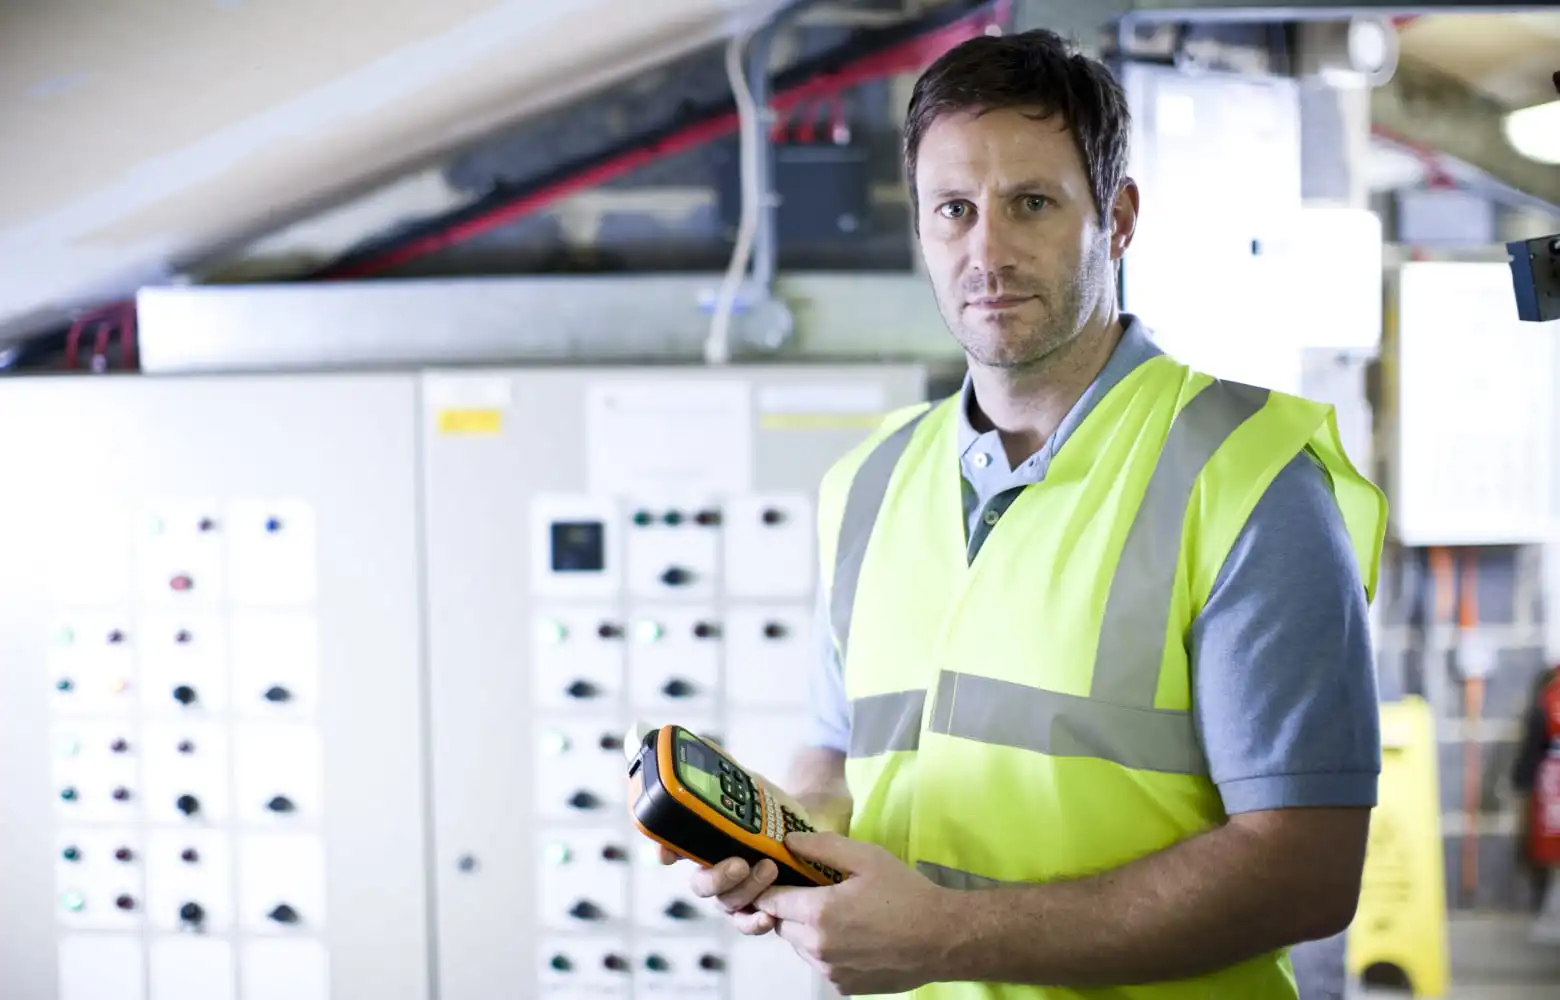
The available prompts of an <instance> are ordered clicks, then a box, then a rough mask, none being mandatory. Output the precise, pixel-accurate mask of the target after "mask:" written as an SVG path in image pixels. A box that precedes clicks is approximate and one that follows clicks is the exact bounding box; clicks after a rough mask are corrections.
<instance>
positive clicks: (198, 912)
mask: <svg viewBox="0 0 1560 1000" xmlns="http://www.w3.org/2000/svg"><path fill="white" fill-rule="evenodd" d="M179 919H180V920H182V921H184V922H185V923H187V924H198V923H200V922H201V921H202V920H204V919H206V911H205V909H204V908H203V907H202V906H201V905H200V904H199V903H185V904H184V905H183V906H181V907H179Z"/></svg>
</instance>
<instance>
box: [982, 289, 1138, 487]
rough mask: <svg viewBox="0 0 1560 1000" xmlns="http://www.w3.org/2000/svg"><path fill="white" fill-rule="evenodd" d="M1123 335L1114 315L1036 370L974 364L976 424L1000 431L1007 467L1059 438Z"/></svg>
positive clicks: (983, 428) (1089, 328) (1121, 326)
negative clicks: (1060, 429)
mask: <svg viewBox="0 0 1560 1000" xmlns="http://www.w3.org/2000/svg"><path fill="white" fill-rule="evenodd" d="M1123 332H1124V327H1123V323H1122V320H1121V316H1120V315H1119V314H1117V313H1116V312H1115V311H1114V310H1112V311H1111V313H1110V315H1109V316H1108V317H1107V318H1106V319H1105V321H1104V322H1091V323H1090V325H1089V327H1088V328H1086V329H1085V330H1084V331H1083V332H1082V333H1080V334H1079V335H1078V336H1077V337H1076V338H1074V339H1073V341H1072V342H1071V343H1070V344H1068V345H1067V346H1066V347H1063V348H1062V349H1060V350H1058V351H1056V352H1054V353H1053V354H1051V355H1048V356H1047V357H1046V358H1044V359H1043V360H1041V361H1040V362H1039V363H1037V364H1035V365H1034V366H1032V367H1027V368H988V367H986V366H984V365H979V364H975V363H973V362H972V363H971V364H970V384H971V388H972V389H973V390H974V394H975V405H974V406H973V407H971V410H970V414H969V416H970V420H971V422H972V423H973V424H974V425H975V428H976V429H977V430H979V431H982V432H984V431H989V430H996V431H997V432H998V435H999V436H1000V437H1001V439H1002V446H1003V450H1004V451H1006V452H1007V458H1008V464H1009V465H1010V466H1017V465H1018V463H1020V462H1022V461H1024V460H1025V459H1027V458H1028V457H1029V456H1030V455H1033V454H1034V453H1035V452H1036V451H1039V450H1040V446H1041V445H1043V444H1045V442H1046V441H1047V440H1048V439H1049V438H1050V437H1051V435H1052V434H1055V433H1056V428H1057V427H1058V426H1059V425H1060V424H1061V422H1062V420H1063V419H1064V418H1065V417H1066V416H1067V413H1068V411H1069V410H1071V409H1072V408H1073V405H1074V404H1075V403H1077V402H1078V399H1079V397H1081V396H1082V395H1083V394H1084V391H1085V390H1087V389H1088V388H1089V385H1090V384H1091V383H1092V382H1093V381H1094V380H1095V378H1096V377H1098V376H1099V373H1100V370H1101V369H1103V368H1104V367H1105V364H1106V362H1108V361H1109V360H1110V356H1111V352H1112V351H1114V350H1115V349H1116V344H1117V343H1118V342H1119V341H1120V340H1121V336H1122V333H1123Z"/></svg>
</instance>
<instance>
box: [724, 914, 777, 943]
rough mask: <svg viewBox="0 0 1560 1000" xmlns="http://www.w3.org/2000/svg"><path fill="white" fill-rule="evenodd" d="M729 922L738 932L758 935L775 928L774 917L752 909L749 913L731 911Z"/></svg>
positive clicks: (750, 935)
mask: <svg viewBox="0 0 1560 1000" xmlns="http://www.w3.org/2000/svg"><path fill="white" fill-rule="evenodd" d="M731 924H732V926H733V927H735V928H736V929H737V933H738V934H746V935H747V936H748V937H758V936H760V935H763V934H768V933H769V932H770V931H772V930H774V929H775V918H774V917H771V916H770V915H769V914H767V913H762V912H760V911H758V910H754V911H752V912H750V913H733V914H732V915H731Z"/></svg>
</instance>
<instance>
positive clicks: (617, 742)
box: [596, 733, 623, 751]
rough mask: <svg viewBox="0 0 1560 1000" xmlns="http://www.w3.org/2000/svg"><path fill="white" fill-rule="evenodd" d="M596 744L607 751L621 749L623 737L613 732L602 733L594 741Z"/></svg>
mask: <svg viewBox="0 0 1560 1000" xmlns="http://www.w3.org/2000/svg"><path fill="white" fill-rule="evenodd" d="M596 745H597V746H599V747H601V749H603V750H607V751H612V750H621V749H623V737H621V736H617V735H615V734H613V733H603V734H602V735H601V739H599V740H597V741H596Z"/></svg>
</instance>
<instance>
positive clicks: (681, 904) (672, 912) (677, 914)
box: [662, 899, 699, 920]
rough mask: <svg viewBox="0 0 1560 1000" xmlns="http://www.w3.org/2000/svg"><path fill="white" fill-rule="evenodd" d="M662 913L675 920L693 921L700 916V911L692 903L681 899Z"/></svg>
mask: <svg viewBox="0 0 1560 1000" xmlns="http://www.w3.org/2000/svg"><path fill="white" fill-rule="evenodd" d="M662 912H663V913H665V914H666V915H667V916H668V917H671V918H672V919H673V920H692V919H693V918H695V917H697V916H698V915H699V911H698V910H697V909H695V908H694V905H693V904H692V903H689V902H687V901H686V900H681V899H679V900H676V901H675V902H673V903H672V905H670V906H668V907H667V908H666V909H665V910H663V911H662Z"/></svg>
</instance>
